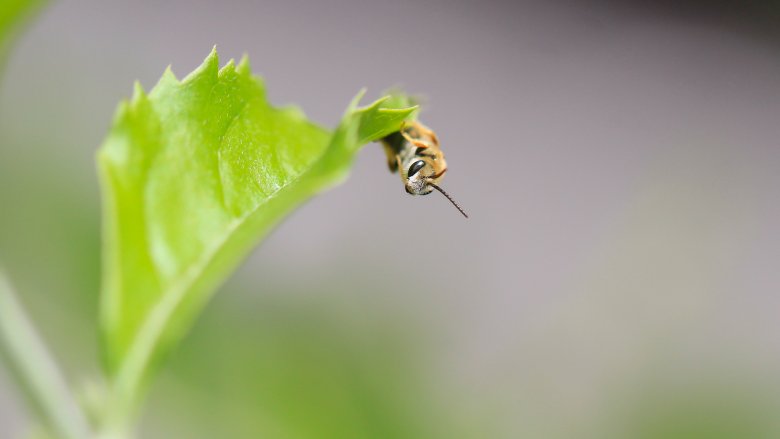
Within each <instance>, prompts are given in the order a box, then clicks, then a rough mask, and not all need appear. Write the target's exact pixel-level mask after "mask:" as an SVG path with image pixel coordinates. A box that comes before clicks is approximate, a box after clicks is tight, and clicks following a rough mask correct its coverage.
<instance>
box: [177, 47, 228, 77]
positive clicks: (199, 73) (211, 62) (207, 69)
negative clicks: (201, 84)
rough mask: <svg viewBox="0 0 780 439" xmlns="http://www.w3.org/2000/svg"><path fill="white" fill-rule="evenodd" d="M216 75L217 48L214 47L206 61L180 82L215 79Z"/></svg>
mask: <svg viewBox="0 0 780 439" xmlns="http://www.w3.org/2000/svg"><path fill="white" fill-rule="evenodd" d="M218 74H219V54H218V53H217V46H216V45H214V47H213V48H212V49H211V52H210V53H209V54H208V56H207V57H206V59H204V60H203V64H201V65H200V66H198V68H196V69H195V70H193V71H192V73H190V74H189V75H187V77H185V78H184V80H183V81H182V82H192V81H196V80H198V79H200V78H209V79H216V78H217V75H218Z"/></svg>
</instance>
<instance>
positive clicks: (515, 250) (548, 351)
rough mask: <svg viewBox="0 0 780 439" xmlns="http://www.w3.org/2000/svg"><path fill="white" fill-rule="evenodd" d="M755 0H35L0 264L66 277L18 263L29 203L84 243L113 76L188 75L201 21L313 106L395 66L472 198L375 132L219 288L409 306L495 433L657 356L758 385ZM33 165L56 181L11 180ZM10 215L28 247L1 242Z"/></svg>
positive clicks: (767, 138)
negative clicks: (341, 172) (38, 11)
mask: <svg viewBox="0 0 780 439" xmlns="http://www.w3.org/2000/svg"><path fill="white" fill-rule="evenodd" d="M773 13H774V10H772V9H771V8H767V9H762V7H761V6H760V5H759V4H758V3H748V5H747V6H744V5H743V6H742V7H737V6H735V5H731V4H729V3H716V4H707V3H706V2H702V3H695V2H692V3H687V4H685V7H678V6H673V5H672V4H671V2H670V3H668V4H667V3H660V4H655V6H651V5H650V2H647V3H645V2H599V1H582V2H573V1H572V2H544V1H526V2H521V1H518V2H500V1H482V2H468V1H451V2H446V1H418V2H413V1H398V2H370V1H356V0H341V1H336V0H326V1H317V2H307V1H302V0H288V1H268V2H249V1H244V2H241V1H237V2H216V1H213V2H208V1H170V2H154V1H137V2H121V1H85V0H82V1H68V0H63V1H59V2H55V3H54V4H52V5H51V6H50V7H49V8H48V9H47V10H45V11H44V12H43V14H42V16H41V17H40V19H39V20H38V21H36V22H34V24H33V25H32V26H31V28H30V30H29V31H28V32H27V33H26V34H25V35H24V36H23V38H22V39H21V41H20V42H19V44H18V45H17V46H16V48H15V51H14V53H13V56H12V58H11V59H10V61H9V64H8V69H7V71H6V74H5V77H4V80H3V82H2V87H1V88H0V93H1V94H0V145H1V146H0V162H2V164H0V171H1V172H3V173H5V174H6V176H8V175H13V178H10V177H9V178H7V179H5V180H4V181H5V182H6V185H5V186H4V187H2V188H0V191H2V194H3V197H4V198H3V201H4V203H5V204H4V205H5V206H7V207H5V208H4V209H3V210H4V211H5V212H4V213H3V215H7V217H6V218H7V221H8V223H7V224H11V226H15V228H12V229H10V230H4V231H3V234H4V235H3V239H4V241H2V242H3V244H4V245H5V249H6V251H5V253H7V254H4V257H5V258H6V259H7V260H8V262H6V264H7V265H8V266H9V267H10V268H9V272H10V273H11V275H12V276H14V275H15V273H17V274H16V278H17V284H18V285H19V288H20V290H22V291H25V290H34V289H36V288H38V287H40V286H41V285H44V284H43V282H44V281H42V280H36V278H37V277H43V278H46V279H47V281H46V282H50V283H51V284H58V283H68V282H71V283H72V282H74V281H72V280H70V276H72V275H71V274H68V273H67V270H66V269H65V268H59V269H58V268H49V269H46V271H44V272H37V273H35V274H25V268H29V265H30V264H33V263H35V261H36V259H38V258H41V259H45V258H46V254H47V253H46V249H47V245H48V244H47V242H48V241H49V237H47V235H46V234H47V233H57V232H56V231H48V232H47V231H43V230H39V229H36V227H35V221H28V219H29V218H31V217H34V216H35V215H36V213H35V212H38V211H41V210H43V209H46V208H48V206H50V205H51V204H52V203H54V205H63V204H71V203H76V204H77V205H79V206H83V216H82V217H80V218H81V219H82V220H83V223H84V231H83V235H82V236H68V237H64V238H62V239H65V240H70V241H71V242H72V244H73V245H74V246H79V245H82V243H85V242H86V243H85V244H83V245H90V246H95V245H96V244H95V242H96V240H97V237H96V236H94V233H95V228H96V227H97V225H98V221H99V218H98V212H99V211H98V204H97V203H98V201H97V194H98V191H97V185H96V178H95V173H94V164H93V155H94V152H95V150H96V148H97V147H98V145H99V144H100V142H101V140H102V138H103V136H104V135H105V133H106V130H107V129H108V126H109V124H110V121H111V118H112V114H113V111H114V108H115V107H116V105H117V103H118V101H119V100H120V99H121V98H123V97H126V96H128V95H129V94H130V92H131V85H132V82H133V81H134V80H136V79H138V80H140V81H141V83H142V84H143V85H144V86H145V88H147V89H149V88H151V87H152V86H153V85H154V83H155V82H156V80H157V78H158V77H159V76H160V75H161V73H162V71H163V70H164V68H165V67H166V66H167V65H168V64H172V66H173V70H174V72H175V73H176V74H177V75H178V76H179V77H183V76H184V75H185V74H186V73H187V72H189V71H190V70H192V69H193V68H194V67H195V66H197V65H198V64H200V62H201V61H202V59H203V58H204V57H205V56H206V55H207V54H208V52H209V50H210V49H211V47H212V46H213V45H214V44H217V46H218V50H219V53H220V57H221V59H222V62H223V63H224V62H226V61H227V60H228V59H229V58H239V57H240V56H241V55H242V54H244V53H247V54H249V56H250V59H251V62H252V66H253V68H254V70H255V72H257V73H258V74H260V75H262V76H264V77H265V79H266V83H267V86H268V91H269V96H270V98H271V100H272V101H273V102H274V103H276V104H280V105H281V104H287V103H296V104H298V105H300V107H301V108H303V109H304V111H305V112H306V113H307V114H308V115H309V116H310V117H311V118H312V119H314V120H315V121H318V122H320V123H322V124H324V125H327V126H333V125H334V124H335V123H336V122H337V121H338V119H339V117H340V115H341V113H342V111H343V109H344V108H345V106H346V104H347V103H348V102H349V100H350V98H351V97H352V96H353V95H354V94H355V93H356V92H357V90H358V89H359V88H360V87H363V86H367V87H368V89H369V98H370V99H373V98H375V97H378V96H380V94H381V91H382V90H383V89H386V88H389V87H392V86H395V85H401V86H403V87H404V88H405V89H406V90H408V91H409V92H411V93H420V94H423V95H425V97H426V99H427V105H426V106H425V110H424V112H423V114H422V117H421V119H422V120H423V121H424V122H425V123H426V124H427V125H429V126H430V127H432V128H434V129H435V130H436V131H437V132H438V133H439V135H440V138H441V141H442V145H443V148H444V151H445V152H446V154H447V159H448V163H449V165H450V172H449V173H448V175H447V179H446V180H445V181H444V184H443V186H444V187H445V188H446V189H447V190H448V192H449V193H450V194H451V195H452V196H453V197H454V198H455V199H456V200H458V202H459V203H460V204H461V205H462V206H463V207H464V208H465V209H466V211H467V212H469V214H470V215H471V218H470V219H469V220H464V219H463V218H462V217H461V216H460V215H459V214H458V213H457V211H455V209H453V208H452V206H450V205H449V204H448V203H447V202H446V200H445V199H443V198H442V197H439V196H437V195H432V196H430V197H416V198H415V197H410V196H407V195H406V194H405V193H404V192H403V187H402V185H401V182H400V181H399V179H398V177H397V176H396V175H390V174H389V173H388V172H387V169H386V166H385V163H384V158H383V153H382V151H381V149H380V148H379V147H378V146H374V145H369V146H367V147H366V148H365V149H364V151H363V152H362V153H361V154H360V157H359V159H358V161H357V163H356V164H355V166H354V170H353V173H352V175H351V178H350V179H349V180H348V181H347V183H346V184H344V185H343V186H341V187H338V188H336V189H335V190H332V191H330V192H328V193H326V194H324V195H322V196H320V197H317V198H316V199H314V200H312V201H311V202H309V203H308V204H306V205H305V206H303V207H302V208H301V209H299V210H298V211H297V212H295V213H294V214H293V215H292V217H291V218H290V219H289V220H287V221H285V222H284V224H283V225H282V226H281V227H279V228H278V229H277V230H276V231H275V232H274V233H273V234H272V235H271V237H270V238H269V239H268V240H267V241H266V242H264V243H263V245H262V246H261V247H260V248H259V249H258V250H257V251H255V252H254V254H253V255H252V257H251V258H250V259H249V260H248V261H247V262H246V264H244V266H243V267H242V269H241V270H240V271H239V273H238V274H237V276H236V278H235V279H234V280H233V281H232V282H234V283H239V284H242V285H244V286H246V287H245V288H244V290H243V291H245V292H243V293H240V294H233V295H218V297H217V298H216V302H217V305H215V306H219V303H222V302H237V303H242V304H243V303H247V304H249V305H250V306H251V304H252V301H253V300H254V297H255V295H266V294H282V293H281V292H284V294H289V292H290V291H293V292H294V291H306V292H307V293H306V295H307V297H308V295H317V294H318V292H319V291H322V293H319V294H327V293H326V291H333V290H336V291H342V292H345V293H344V294H342V295H339V296H338V297H339V299H334V300H343V301H344V303H343V305H344V307H345V309H347V310H349V311H348V312H352V313H354V314H356V315H359V314H361V313H363V312H365V310H366V309H368V308H386V309H393V310H403V314H404V315H406V314H409V315H413V317H410V318H411V319H414V320H415V321H418V322H423V327H425V328H426V329H425V337H426V338H428V339H430V344H429V345H428V346H429V348H430V350H429V352H428V354H429V361H430V365H431V368H432V369H433V370H435V371H437V376H438V378H437V379H438V380H439V381H440V382H437V386H438V388H440V389H443V390H442V391H443V392H444V393H452V394H457V395H458V399H459V400H462V401H464V402H463V404H464V405H465V406H466V409H467V410H471V411H474V412H486V413H490V416H493V417H495V419H496V422H497V423H500V424H502V431H503V432H504V433H502V434H503V436H501V437H518V433H517V432H519V431H523V432H525V433H526V435H528V434H529V432H535V433H537V434H539V436H538V437H554V435H555V434H560V435H562V436H564V437H565V436H566V431H571V429H574V431H578V430H577V429H576V428H575V427H577V428H579V427H578V426H583V425H589V424H590V423H593V422H596V421H594V419H601V417H602V416H607V415H604V414H605V413H610V412H611V411H612V410H613V409H614V407H616V406H619V405H620V402H619V401H620V398H621V396H620V395H622V394H624V393H628V394H631V393H632V392H639V390H636V389H639V388H641V387H643V386H645V385H646V383H647V382H649V381H650V382H654V381H653V380H656V379H657V380H660V381H662V382H664V383H667V384H668V385H669V386H670V387H672V388H673V387H674V383H675V382H677V381H681V382H685V381H687V380H689V379H690V378H691V377H694V378H696V377H702V376H709V375H712V376H717V377H718V378H717V379H716V380H717V381H719V382H733V383H734V385H735V386H736V387H740V388H744V387H755V388H759V389H760V388H763V389H765V390H766V389H769V388H771V385H774V384H776V383H774V381H776V380H775V379H773V378H772V377H773V376H776V373H777V372H778V371H780V369H779V368H778V366H779V365H780V363H779V362H778V361H779V360H780V355H779V354H780V336H778V334H779V333H780V332H779V331H780V319H778V318H777V311H778V305H780V298H779V297H778V286H780V270H778V262H780V233H779V232H778V224H780V207H778V206H779V204H778V201H780V200H779V198H780V197H778V193H779V192H778V188H779V187H780V172H778V165H780V148H778V146H779V145H778V139H779V138H780V123H778V122H779V120H778V116H779V115H780V57H779V56H778V39H777V35H776V32H775V31H773V30H772V29H773V27H772V24H773V23H776V21H773V20H774V19H775V15H773ZM43 128H45V129H43ZM32 184H40V185H44V186H45V185H49V186H52V187H59V188H60V191H59V192H56V193H52V195H51V198H50V199H41V200H28V201H25V202H21V201H18V202H17V204H13V203H14V202H15V201H14V200H17V198H20V197H22V196H21V195H13V194H16V193H24V191H25V188H26V187H27V185H32ZM15 197H17V198H15ZM5 209H9V210H5ZM11 210H13V212H11ZM11 226H8V225H7V226H6V229H8V228H9V227H11ZM11 235H13V236H11ZM27 240H29V241H30V242H33V243H37V244H34V245H36V246H37V247H34V248H35V249H36V250H35V251H33V250H30V251H29V252H28V253H24V252H21V253H20V254H10V253H12V252H11V251H10V250H8V249H12V248H14V247H12V244H11V243H13V242H16V243H17V244H18V243H20V242H26V241H27ZM31 245H33V244H31ZM19 248H22V247H19ZM14 270H16V271H14ZM84 270H87V271H89V270H91V269H89V268H84ZM30 271H32V270H30ZM46 285H48V284H46ZM323 285H325V286H327V287H323ZM94 286H95V288H96V285H94ZM30 294H33V293H30ZM38 294H39V296H40V297H44V293H42V292H41V293H38ZM45 294H50V295H52V298H51V300H48V299H45V298H40V297H39V298H38V299H35V298H32V296H31V298H29V299H27V300H28V301H29V302H30V303H31V307H32V308H33V309H34V310H36V311H35V313H34V314H35V315H36V317H38V318H40V319H43V320H44V321H46V322H48V323H47V324H48V326H49V327H50V329H47V330H46V331H45V332H48V333H51V334H55V335H52V337H54V338H55V339H56V338H57V337H59V336H58V335H56V334H57V333H58V332H62V331H67V329H68V328H70V327H71V326H68V325H72V326H73V327H75V328H76V330H75V333H83V334H90V332H89V329H88V328H89V325H90V324H91V323H90V322H86V323H79V322H70V321H68V320H67V318H65V317H57V315H59V314H60V313H65V314H67V312H69V311H68V307H69V305H68V303H60V302H58V301H57V300H58V299H57V298H55V297H53V295H54V293H53V292H47V293H45ZM83 294H85V295H92V296H94V294H95V291H94V290H93V291H85V292H84V293H83ZM74 307H75V305H74ZM207 312H209V311H207ZM399 319H400V317H399ZM398 324H399V325H403V322H402V321H401V320H399V323H398ZM79 331H81V332H79ZM62 337H63V338H64V337H66V336H65V335H62ZM421 337H422V335H421ZM71 343H72V345H71V346H74V348H73V349H74V350H75V352H76V353H77V354H73V353H72V352H71V353H67V352H66V353H62V355H63V356H65V357H71V360H68V361H69V364H72V365H78V366H81V365H86V366H85V367H86V368H87V369H90V368H96V366H95V364H94V363H95V362H94V360H84V359H80V358H79V356H82V355H83V357H84V358H91V357H92V356H94V349H95V348H94V346H93V344H94V339H92V340H91V339H89V338H87V339H85V340H82V341H80V342H79V341H71ZM80 343H81V344H80ZM72 367H74V368H75V366H72ZM648 377H652V378H648ZM669 383H671V384H669ZM772 389H774V388H772ZM773 392H774V390H772V392H770V393H773ZM616 401H617V402H616ZM20 413H22V408H21V405H20V403H19V400H18V399H17V397H16V394H15V392H14V391H13V390H12V389H11V388H10V387H8V386H7V385H6V382H5V380H4V381H3V382H2V385H1V386H0V436H2V437H9V436H13V435H14V434H18V433H19V432H21V431H23V428H24V425H25V424H26V422H25V421H24V420H21V419H19V418H18V416H19V414H20ZM562 419H563V420H565V421H563V422H561V420H562ZM567 429H568V430H567ZM527 437H533V436H527ZM580 437H581V436H580Z"/></svg>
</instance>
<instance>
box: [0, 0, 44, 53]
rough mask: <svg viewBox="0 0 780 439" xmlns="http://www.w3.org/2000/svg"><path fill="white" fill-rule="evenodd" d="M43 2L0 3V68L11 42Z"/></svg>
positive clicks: (21, 0)
mask: <svg viewBox="0 0 780 439" xmlns="http://www.w3.org/2000/svg"><path fill="white" fill-rule="evenodd" d="M44 3H45V1H44V0H2V1H0V67H2V65H3V62H4V61H5V57H6V55H7V53H8V51H9V49H10V47H11V41H12V40H13V38H14V37H16V35H17V34H18V33H19V31H20V30H21V29H22V27H23V24H24V23H25V22H26V21H27V20H29V19H30V18H31V17H32V16H33V15H34V14H35V12H37V11H38V10H39V9H40V8H41V7H42V6H43V5H44Z"/></svg>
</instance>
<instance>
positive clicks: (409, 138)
mask: <svg viewBox="0 0 780 439" xmlns="http://www.w3.org/2000/svg"><path fill="white" fill-rule="evenodd" d="M401 135H402V136H404V139H406V141H407V142H409V143H411V144H412V145H414V146H416V147H418V148H428V147H430V146H431V145H428V143H427V142H423V141H422V140H417V139H415V138H413V137H412V136H410V135H409V134H408V133H406V132H405V131H401Z"/></svg>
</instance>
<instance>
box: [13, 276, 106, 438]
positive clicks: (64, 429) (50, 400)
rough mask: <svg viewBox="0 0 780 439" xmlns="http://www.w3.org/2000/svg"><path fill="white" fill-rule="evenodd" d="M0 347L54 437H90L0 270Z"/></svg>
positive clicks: (61, 379) (73, 402)
mask: <svg viewBox="0 0 780 439" xmlns="http://www.w3.org/2000/svg"><path fill="white" fill-rule="evenodd" d="M0 347H1V348H2V350H3V352H4V353H5V357H6V358H7V361H8V364H9V366H10V367H11V369H12V371H13V372H14V374H15V377H16V378H17V380H18V382H19V385H20V387H21V388H22V390H23V391H24V392H25V393H26V394H27V396H28V397H29V400H30V401H31V402H32V404H33V405H35V408H36V409H37V410H38V412H39V414H40V415H41V418H42V420H43V421H44V422H45V423H46V425H47V426H48V427H49V428H50V429H51V431H52V432H53V433H55V434H56V435H57V437H62V438H67V439H85V438H89V437H91V434H90V428H89V425H88V423H87V419H86V417H85V416H84V414H83V413H82V411H81V409H80V407H79V405H78V404H77V403H76V401H75V399H74V398H73V396H72V393H71V392H70V390H69V389H68V386H67V384H66V382H65V379H64V377H63V375H62V373H61V372H60V370H59V368H58V367H57V364H56V362H55V361H54V359H53V357H52V356H51V354H50V353H49V352H48V350H47V349H46V346H45V345H44V343H43V341H42V340H41V338H40V337H39V336H38V334H37V332H36V331H35V328H34V327H33V325H32V323H31V322H30V320H29V318H28V317H27V315H26V314H25V312H24V310H23V309H22V306H21V304H20V303H19V301H18V299H17V298H16V295H15V294H14V291H13V289H12V287H11V285H10V283H9V282H8V280H7V278H6V276H5V274H4V273H3V271H2V270H0Z"/></svg>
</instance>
